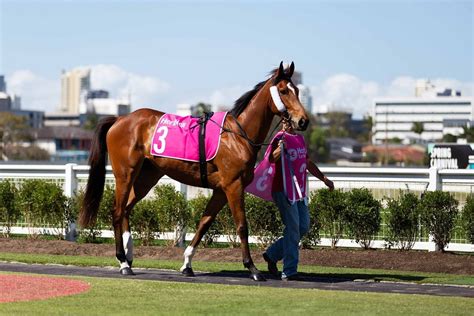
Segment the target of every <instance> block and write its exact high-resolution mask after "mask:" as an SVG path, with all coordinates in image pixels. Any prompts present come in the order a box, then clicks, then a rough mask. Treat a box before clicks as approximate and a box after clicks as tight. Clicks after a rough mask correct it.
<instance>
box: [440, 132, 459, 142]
mask: <svg viewBox="0 0 474 316" xmlns="http://www.w3.org/2000/svg"><path fill="white" fill-rule="evenodd" d="M457 140H458V137H457V136H455V135H453V134H444V135H443V142H444V143H456V142H457Z"/></svg>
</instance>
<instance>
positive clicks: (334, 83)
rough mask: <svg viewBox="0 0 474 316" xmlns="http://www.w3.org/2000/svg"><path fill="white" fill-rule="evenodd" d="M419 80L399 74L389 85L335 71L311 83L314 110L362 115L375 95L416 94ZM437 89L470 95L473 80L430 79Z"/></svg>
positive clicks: (473, 84) (369, 106)
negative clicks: (318, 82)
mask: <svg viewBox="0 0 474 316" xmlns="http://www.w3.org/2000/svg"><path fill="white" fill-rule="evenodd" d="M418 79H423V78H414V77H410V76H400V77H397V78H395V79H394V80H392V81H391V82H390V83H389V84H387V85H383V84H380V83H377V82H374V81H364V80H362V79H360V78H358V77H356V76H354V75H350V74H345V73H342V74H336V75H333V76H331V77H329V78H327V79H326V80H324V81H323V82H322V83H321V84H319V85H316V86H312V87H311V93H312V96H313V107H314V108H316V109H327V108H329V109H331V110H334V109H338V110H349V111H353V116H354V117H356V118H361V117H363V116H364V115H365V114H367V113H370V111H371V107H372V102H373V99H374V98H375V97H389V96H390V97H411V96H414V95H415V84H416V81H417V80H418ZM430 80H431V82H432V83H433V84H434V85H435V86H436V87H438V88H453V89H456V90H461V92H462V95H463V96H472V95H473V91H474V83H472V82H461V81H459V80H455V79H448V78H436V79H430Z"/></svg>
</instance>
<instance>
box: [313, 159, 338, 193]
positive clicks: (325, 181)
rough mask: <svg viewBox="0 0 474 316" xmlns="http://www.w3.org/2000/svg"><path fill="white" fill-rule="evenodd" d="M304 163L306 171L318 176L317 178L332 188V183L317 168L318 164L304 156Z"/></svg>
mask: <svg viewBox="0 0 474 316" xmlns="http://www.w3.org/2000/svg"><path fill="white" fill-rule="evenodd" d="M306 165H307V169H308V171H309V172H310V173H311V174H312V175H313V176H315V177H316V178H318V179H319V180H321V181H323V182H324V184H325V185H326V186H327V187H328V188H329V190H331V191H332V190H334V183H333V182H332V181H331V180H329V179H328V177H326V176H325V175H324V174H323V173H322V172H321V170H319V168H318V166H316V164H315V163H314V162H312V161H311V159H309V158H306Z"/></svg>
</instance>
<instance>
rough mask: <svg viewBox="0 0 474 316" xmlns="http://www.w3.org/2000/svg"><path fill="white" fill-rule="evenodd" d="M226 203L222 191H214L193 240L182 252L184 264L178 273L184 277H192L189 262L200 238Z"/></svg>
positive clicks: (192, 273)
mask: <svg viewBox="0 0 474 316" xmlns="http://www.w3.org/2000/svg"><path fill="white" fill-rule="evenodd" d="M226 202H227V198H226V196H225V194H224V192H222V191H218V190H214V192H213V193H212V197H211V199H210V200H209V203H207V206H206V210H205V211H204V213H203V215H202V217H201V220H200V221H199V226H198V229H197V231H196V234H195V235H194V238H193V240H192V241H191V243H190V244H189V246H188V247H187V248H186V250H185V251H184V263H183V266H182V267H181V269H180V271H181V273H183V274H184V275H186V276H194V272H193V268H192V265H191V261H192V259H193V256H194V254H195V253H196V249H197V246H198V245H199V243H200V242H201V239H202V237H203V236H204V234H205V233H206V232H207V230H208V229H209V227H210V226H211V224H212V222H214V219H215V218H216V216H217V214H218V213H219V211H220V210H221V209H222V208H223V207H224V205H225V203H226Z"/></svg>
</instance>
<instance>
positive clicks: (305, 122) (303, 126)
mask: <svg viewBox="0 0 474 316" xmlns="http://www.w3.org/2000/svg"><path fill="white" fill-rule="evenodd" d="M308 124H309V120H305V119H304V118H301V119H300V120H299V121H298V129H299V130H300V131H305V130H306V129H307V128H308Z"/></svg>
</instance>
